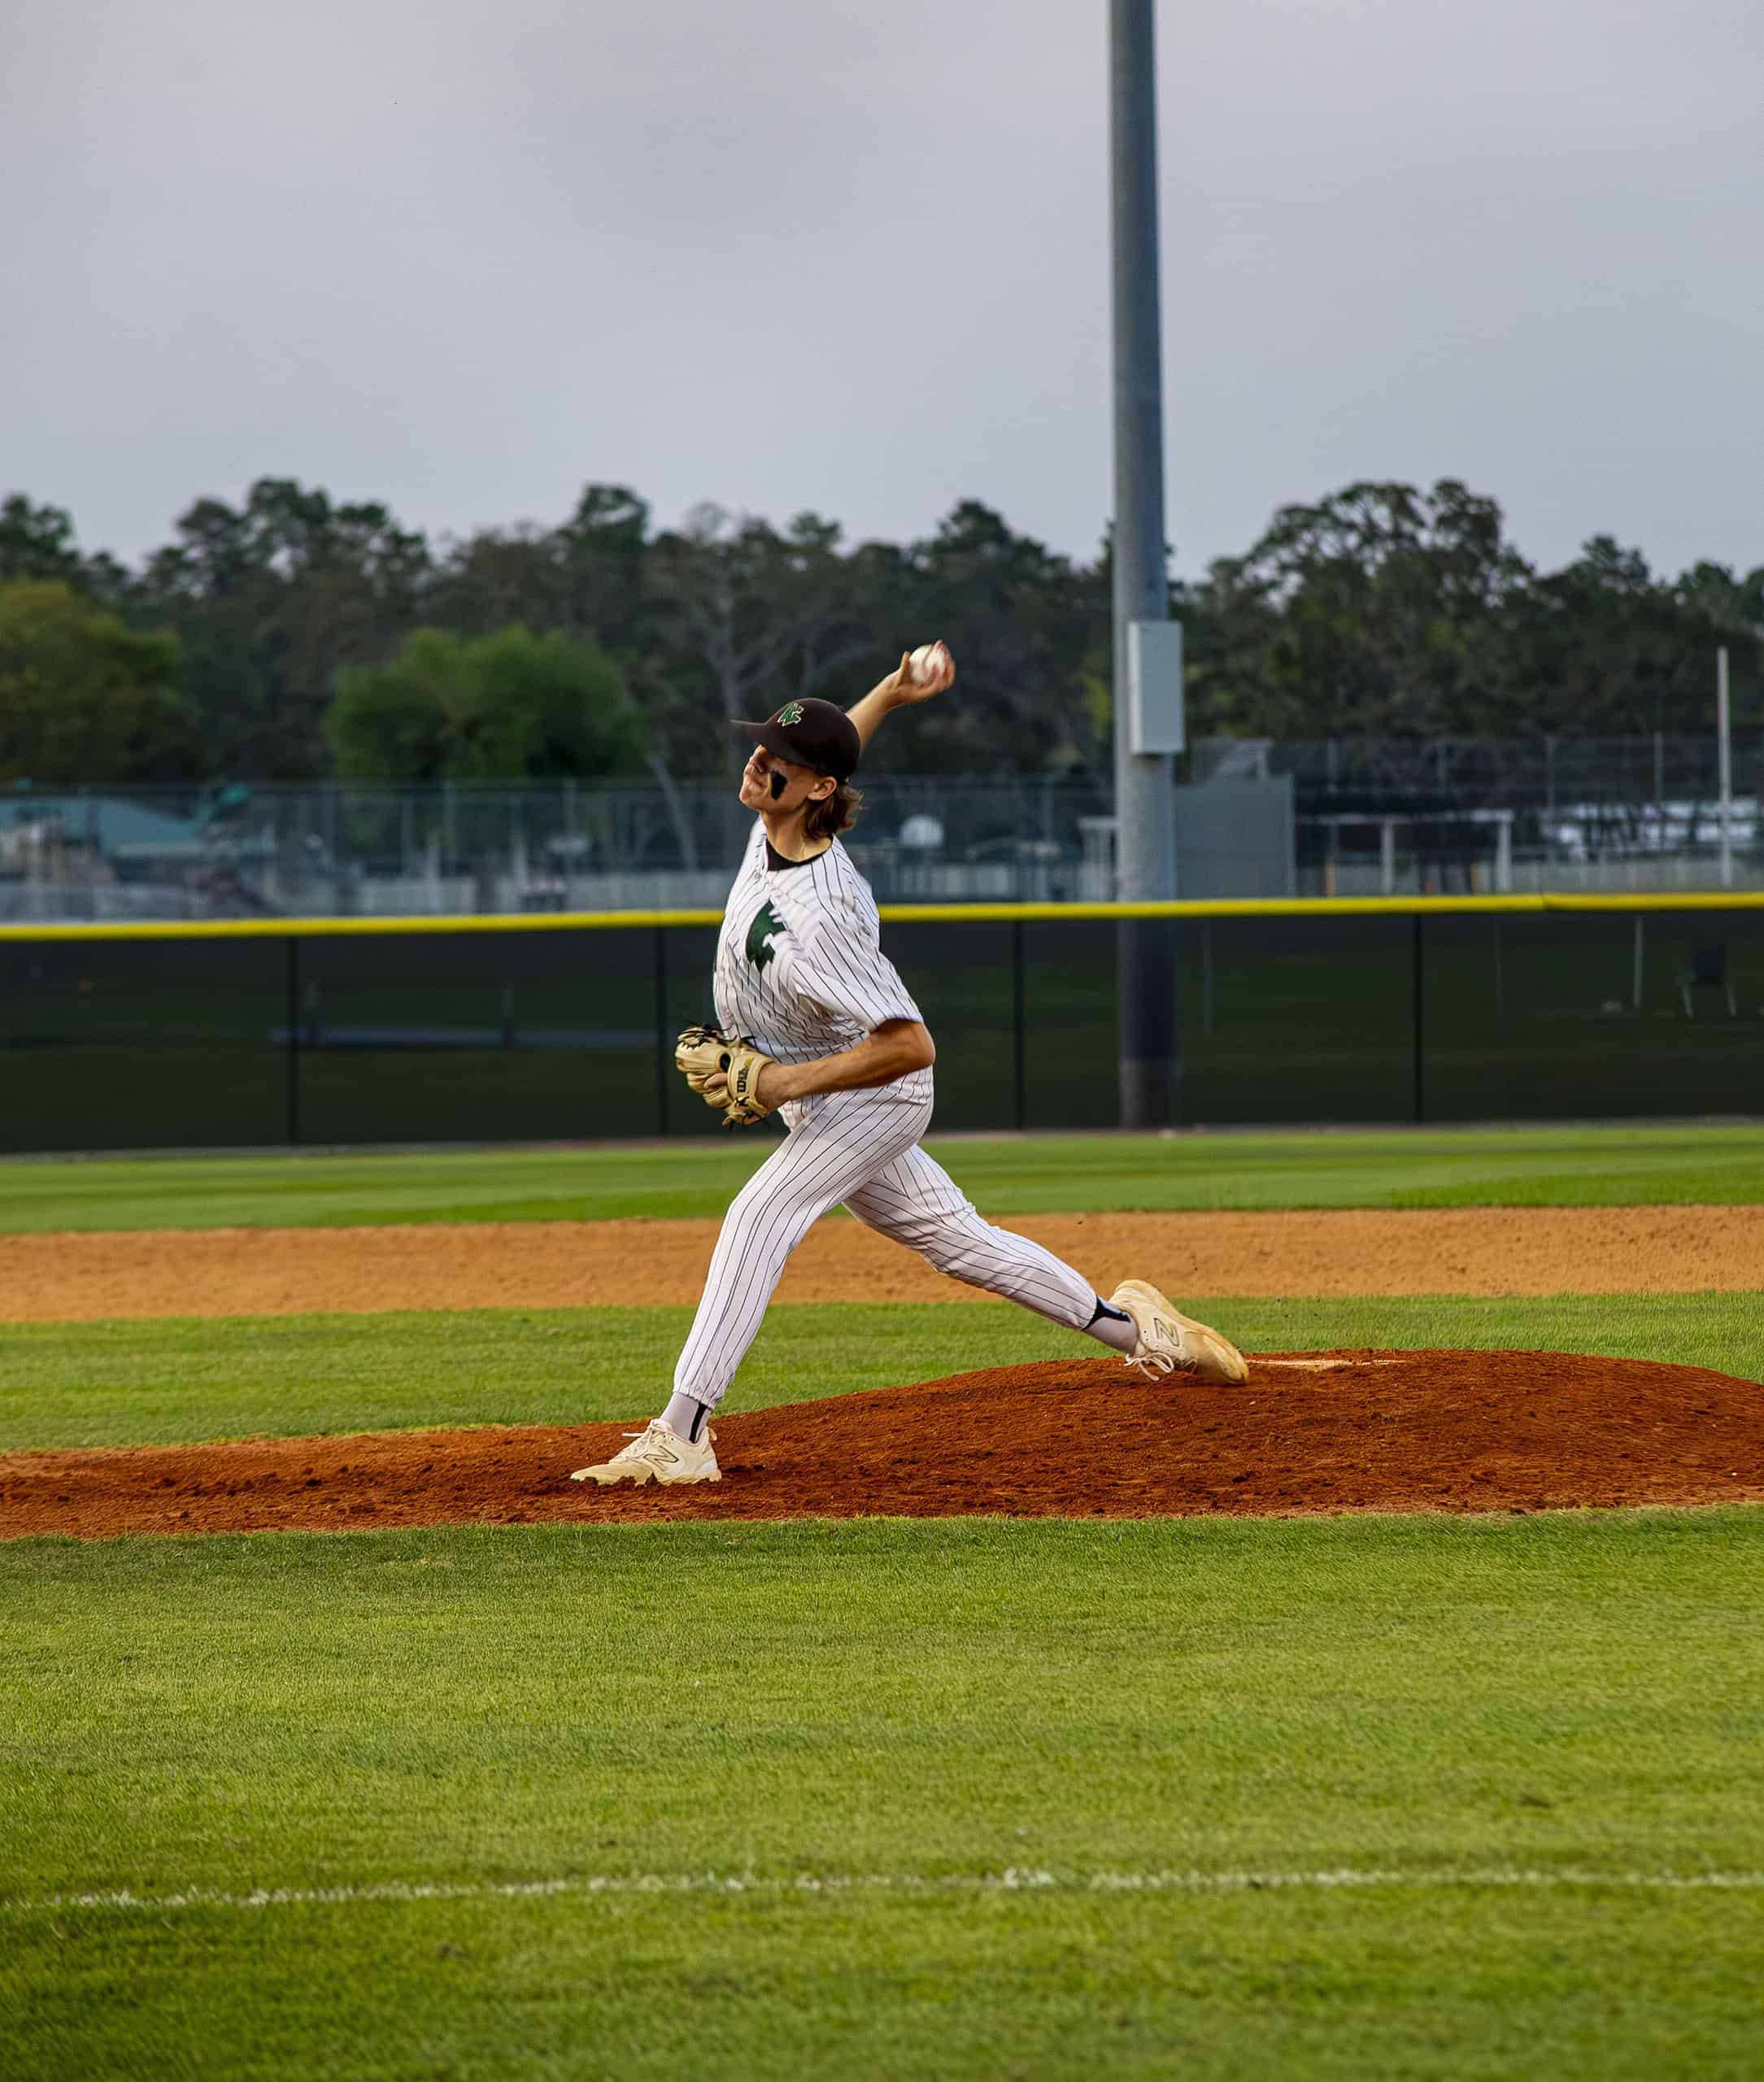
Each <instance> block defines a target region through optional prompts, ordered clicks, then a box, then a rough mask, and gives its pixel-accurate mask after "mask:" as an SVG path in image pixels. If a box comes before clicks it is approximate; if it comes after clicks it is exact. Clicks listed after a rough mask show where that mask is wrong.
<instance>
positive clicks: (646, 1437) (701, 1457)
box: [570, 1417, 723, 1485]
mask: <svg viewBox="0 0 1764 2082" xmlns="http://www.w3.org/2000/svg"><path fill="white" fill-rule="evenodd" d="M625 1437H626V1438H627V1439H629V1440H630V1441H631V1444H629V1445H628V1446H626V1447H625V1448H622V1449H621V1451H620V1452H618V1453H615V1454H614V1455H613V1456H612V1459H611V1460H609V1461H602V1462H601V1463H600V1465H599V1467H579V1468H577V1470H576V1472H575V1473H574V1474H573V1475H572V1476H571V1477H570V1480H571V1481H572V1482H598V1483H602V1484H605V1483H609V1482H634V1483H638V1484H639V1485H641V1484H642V1483H646V1482H660V1483H664V1484H665V1483H675V1482H721V1480H722V1479H723V1470H721V1468H720V1467H719V1466H717V1465H716V1433H715V1432H714V1431H712V1429H711V1427H710V1426H709V1425H708V1424H707V1425H706V1426H705V1427H704V1431H703V1435H702V1436H701V1437H700V1438H699V1441H698V1443H697V1444H696V1445H695V1444H693V1442H692V1441H691V1440H690V1439H682V1437H681V1436H680V1435H679V1433H678V1432H677V1431H675V1430H674V1429H673V1426H671V1425H670V1424H669V1422H668V1421H667V1419H666V1418H661V1417H654V1418H651V1419H650V1421H649V1422H648V1423H647V1425H645V1426H644V1427H643V1429H642V1431H627V1432H626V1433H625Z"/></svg>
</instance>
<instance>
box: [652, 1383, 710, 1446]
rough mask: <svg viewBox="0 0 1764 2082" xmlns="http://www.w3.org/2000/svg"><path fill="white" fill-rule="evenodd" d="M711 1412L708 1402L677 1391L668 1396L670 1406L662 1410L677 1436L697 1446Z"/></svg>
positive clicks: (670, 1427)
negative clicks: (696, 1399) (705, 1421)
mask: <svg viewBox="0 0 1764 2082" xmlns="http://www.w3.org/2000/svg"><path fill="white" fill-rule="evenodd" d="M710 1413H711V1411H710V1405H709V1404H708V1403H702V1402H698V1401H695V1400H694V1399H693V1397H692V1396H683V1395H681V1394H680V1393H679V1392H677V1391H676V1392H675V1393H674V1394H673V1395H671V1396H669V1398H668V1407H667V1408H666V1409H664V1411H663V1412H662V1416H663V1418H664V1419H665V1421H666V1422H667V1425H668V1428H669V1431H672V1432H673V1435H674V1436H675V1438H677V1439H685V1440H689V1441H690V1443H691V1444H693V1445H696V1444H698V1442H699V1435H700V1434H701V1433H702V1432H703V1429H704V1420H705V1418H707V1417H708V1416H709V1415H710Z"/></svg>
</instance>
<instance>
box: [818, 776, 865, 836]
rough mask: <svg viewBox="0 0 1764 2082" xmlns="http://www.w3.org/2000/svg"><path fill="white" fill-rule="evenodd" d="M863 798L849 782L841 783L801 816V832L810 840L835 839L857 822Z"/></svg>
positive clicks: (862, 805)
mask: <svg viewBox="0 0 1764 2082" xmlns="http://www.w3.org/2000/svg"><path fill="white" fill-rule="evenodd" d="M863 807H864V798H863V797H862V796H861V795H859V793H858V792H857V791H856V788H854V787H853V786H852V784H851V782H849V781H842V782H840V783H839V785H838V787H836V788H835V789H834V791H833V793H832V794H831V795H823V796H822V797H821V799H820V801H819V802H812V803H810V804H809V805H808V808H807V809H806V811H805V812H804V815H803V830H804V834H805V835H806V836H807V837H808V838H838V835H839V834H840V833H841V832H842V831H849V830H851V829H852V825H854V824H856V822H857V814H858V812H859V811H860V809H862V808H863Z"/></svg>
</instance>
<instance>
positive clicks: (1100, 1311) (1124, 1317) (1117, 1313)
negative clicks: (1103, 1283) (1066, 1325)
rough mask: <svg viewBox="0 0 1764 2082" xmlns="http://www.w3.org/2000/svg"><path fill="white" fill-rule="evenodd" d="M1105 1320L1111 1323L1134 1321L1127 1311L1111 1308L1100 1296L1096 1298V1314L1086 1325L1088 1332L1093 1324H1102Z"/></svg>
mask: <svg viewBox="0 0 1764 2082" xmlns="http://www.w3.org/2000/svg"><path fill="white" fill-rule="evenodd" d="M1105 1319H1106V1320H1107V1321H1108V1322H1111V1323H1130V1322H1132V1321H1133V1318H1132V1317H1131V1316H1130V1315H1129V1314H1128V1313H1127V1312H1126V1309H1112V1308H1110V1306H1109V1305H1108V1303H1107V1302H1106V1301H1105V1300H1104V1299H1103V1297H1102V1296H1101V1295H1100V1294H1099V1295H1098V1296H1097V1297H1096V1313H1095V1315H1094V1316H1092V1317H1091V1321H1090V1323H1087V1324H1086V1325H1085V1328H1086V1329H1087V1330H1088V1329H1089V1328H1090V1327H1091V1324H1093V1323H1100V1322H1103V1321H1104V1320H1105Z"/></svg>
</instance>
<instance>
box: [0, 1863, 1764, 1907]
mask: <svg viewBox="0 0 1764 2082" xmlns="http://www.w3.org/2000/svg"><path fill="white" fill-rule="evenodd" d="M1498 1887H1517V1888H1599V1887H1608V1888H1626V1889H1640V1890H1643V1891H1646V1892H1667V1893H1678V1892H1701V1891H1711V1892H1723V1893H1757V1892H1761V1891H1764V1872H1595V1871H1588V1870H1586V1869H1584V1868H1582V1867H1576V1866H1559V1867H1550V1866H1443V1867H1438V1868H1435V1870H1433V1871H1412V1872H1404V1871H1376V1870H1372V1871H1368V1870H1365V1869H1359V1868H1354V1867H1349V1866H1344V1867H1339V1868H1335V1869H1333V1870H1323V1871H1314V1872H1278V1871H1274V1872H1108V1871H1103V1872H1071V1871H1063V1872H1062V1871H1043V1869H1041V1868H1040V1867H1039V1866H1007V1867H1006V1868H1005V1869H1004V1871H1002V1872H977V1873H948V1874H931V1875H926V1874H918V1873H906V1872H848V1873H807V1872H805V1873H794V1874H788V1875H773V1874H767V1873H751V1872H745V1873H742V1872H722V1873H720V1872H678V1873H668V1872H644V1873H595V1874H587V1875H581V1876H569V1877H564V1878H560V1879H508V1880H460V1881H450V1880H433V1881H430V1880H399V1879H393V1880H386V1881H384V1882H381V1883H380V1884H376V1885H370V1886H364V1887H259V1888H252V1889H251V1890H250V1892H249V1893H229V1892H227V1891H226V1890H225V1889H224V1888H211V1887H187V1888H183V1889H181V1891H180V1892H178V1893H175V1894H137V1893H133V1892H131V1891H130V1890H129V1889H128V1888H120V1889H118V1890H115V1891H114V1892H100V1893H86V1894H50V1895H46V1896H43V1897H41V1898H40V1899H37V1900H35V1901H30V1900H12V1901H6V1900H3V1899H0V1916H21V1915H40V1914H48V1913H50V1912H51V1911H59V1910H69V1909H107V1910H115V1911H117V1912H119V1913H121V1914H128V1913H130V1912H138V1913H144V1914H152V1915H163V1914H166V1913H167V1912H168V1911H170V1910H176V1909H234V1910H250V1909H296V1908H338V1907H346V1906H351V1905H352V1904H355V1903H357V1902H370V1901H529V1900H534V1899H541V1898H545V1897H554V1896H577V1897H582V1898H584V1899H589V1900H592V1899H595V1898H598V1897H617V1896H625V1895H634V1894H701V1895H712V1896H725V1897H732V1898H738V1897H741V1896H743V1895H751V1896H756V1897H766V1898H769V1899H777V1898H778V1897H800V1898H806V1899H812V1898H814V1897H817V1896H820V1897H826V1896H837V1895H841V1894H873V1893H895V1894H921V1895H927V1894H928V1895H937V1894H951V1895H962V1894H1019V1893H1021V1894H1037V1893H1039V1894H1253V1893H1263V1892H1269V1893H1279V1892H1314V1893H1331V1892H1349V1891H1352V1890H1353V1889H1356V1888H1358V1889H1362V1890H1370V1889H1376V1888H1387V1889H1396V1890H1402V1889H1410V1888H1435V1889H1436V1888H1466V1889H1469V1888H1498Z"/></svg>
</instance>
